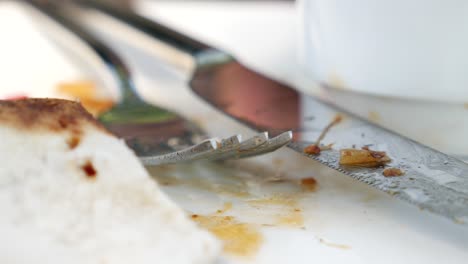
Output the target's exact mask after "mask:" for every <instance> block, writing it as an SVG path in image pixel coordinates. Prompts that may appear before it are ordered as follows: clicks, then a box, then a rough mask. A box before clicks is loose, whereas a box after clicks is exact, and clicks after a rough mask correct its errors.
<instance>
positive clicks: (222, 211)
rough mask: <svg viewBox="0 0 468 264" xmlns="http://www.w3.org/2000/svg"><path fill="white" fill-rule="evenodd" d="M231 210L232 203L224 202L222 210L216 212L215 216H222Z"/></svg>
mask: <svg viewBox="0 0 468 264" xmlns="http://www.w3.org/2000/svg"><path fill="white" fill-rule="evenodd" d="M231 209H232V203H231V202H226V203H224V206H223V208H222V209H218V210H216V213H217V214H224V213H225V212H227V211H229V210H231Z"/></svg>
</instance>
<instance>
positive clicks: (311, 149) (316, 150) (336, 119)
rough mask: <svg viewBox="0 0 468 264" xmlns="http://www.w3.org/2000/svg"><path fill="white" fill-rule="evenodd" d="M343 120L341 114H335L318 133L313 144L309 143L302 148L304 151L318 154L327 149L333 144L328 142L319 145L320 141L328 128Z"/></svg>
mask: <svg viewBox="0 0 468 264" xmlns="http://www.w3.org/2000/svg"><path fill="white" fill-rule="evenodd" d="M342 120H343V117H342V116H341V115H336V116H335V117H334V118H333V120H332V121H331V122H330V124H328V125H327V126H326V127H325V128H324V129H323V131H322V133H320V135H319V137H318V138H317V141H315V143H314V144H310V145H308V146H307V147H305V148H304V150H303V151H304V153H305V154H309V155H318V154H320V152H321V151H323V150H329V149H331V147H332V146H333V144H329V145H326V146H321V145H320V142H321V141H322V140H323V138H325V135H326V134H327V133H328V131H330V129H331V128H332V127H333V126H335V125H337V124H338V123H340V122H341V121H342Z"/></svg>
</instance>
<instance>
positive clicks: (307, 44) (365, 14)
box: [300, 0, 468, 103]
mask: <svg viewBox="0 0 468 264" xmlns="http://www.w3.org/2000/svg"><path fill="white" fill-rule="evenodd" d="M300 8H301V12H302V22H303V32H304V34H303V41H302V44H303V54H302V56H301V60H302V61H303V64H304V65H305V68H306V70H307V73H308V74H309V75H311V76H312V77H313V78H315V79H316V80H318V81H321V82H324V83H327V84H330V85H331V86H335V87H337V88H348V89H352V90H354V91H360V92H366V93H372V94H378V95H386V96H397V97H409V98H417V99H430V100H439V101H450V102H464V103H466V102H468V1H466V0H352V1H350V0H302V1H301V2H300Z"/></svg>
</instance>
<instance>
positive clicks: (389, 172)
mask: <svg viewBox="0 0 468 264" xmlns="http://www.w3.org/2000/svg"><path fill="white" fill-rule="evenodd" d="M382 174H383V176H385V177H398V176H402V175H404V174H405V172H404V171H402V170H401V169H399V168H386V169H385V170H384V171H383V172H382Z"/></svg>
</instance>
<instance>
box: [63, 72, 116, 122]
mask: <svg viewBox="0 0 468 264" xmlns="http://www.w3.org/2000/svg"><path fill="white" fill-rule="evenodd" d="M57 91H58V92H59V93H62V94H65V95H68V96H70V97H73V98H75V99H78V100H79V101H80V102H81V104H82V105H83V107H84V108H85V109H86V110H88V111H89V112H90V113H91V114H93V115H94V116H98V115H99V114H101V113H104V112H105V111H107V110H109V109H111V108H112V106H113V105H114V104H115V103H114V101H112V100H109V99H100V98H98V95H97V88H96V84H95V83H94V82H92V81H89V80H81V81H74V82H64V83H60V84H58V85H57Z"/></svg>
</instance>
